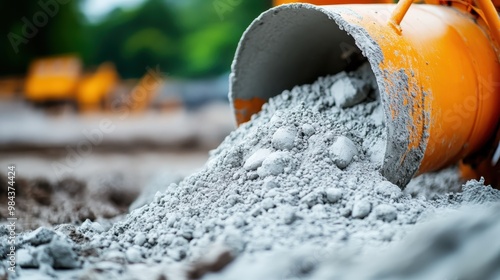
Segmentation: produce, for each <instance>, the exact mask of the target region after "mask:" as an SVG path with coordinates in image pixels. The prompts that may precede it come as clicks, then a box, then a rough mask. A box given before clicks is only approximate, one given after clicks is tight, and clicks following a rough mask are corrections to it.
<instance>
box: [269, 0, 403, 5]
mask: <svg viewBox="0 0 500 280" xmlns="http://www.w3.org/2000/svg"><path fill="white" fill-rule="evenodd" d="M290 3H309V4H314V5H332V4H376V3H394V1H393V0H305V1H293V0H274V1H273V5H274V6H279V5H283V4H290Z"/></svg>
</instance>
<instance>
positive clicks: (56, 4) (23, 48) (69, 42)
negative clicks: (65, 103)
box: [0, 0, 84, 75]
mask: <svg viewBox="0 0 500 280" xmlns="http://www.w3.org/2000/svg"><path fill="white" fill-rule="evenodd" d="M0 11H2V16H1V17H0V28H1V30H2V32H1V33H0V34H1V35H2V38H1V39H0V52H1V53H2V55H1V56H0V65H1V67H0V75H12V74H14V75H15V74H23V73H25V72H26V69H27V66H28V64H29V62H30V61H31V60H33V59H34V58H37V57H40V56H49V55H55V54H60V53H69V52H77V51H78V50H79V49H80V48H81V47H82V46H83V42H84V38H83V34H84V33H83V28H84V26H83V24H82V21H83V15H82V14H81V13H80V11H79V1H77V0H59V1H58V0H38V1H0Z"/></svg>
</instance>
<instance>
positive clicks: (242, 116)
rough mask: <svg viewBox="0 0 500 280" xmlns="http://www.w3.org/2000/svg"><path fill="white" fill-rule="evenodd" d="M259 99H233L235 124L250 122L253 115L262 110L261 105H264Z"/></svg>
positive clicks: (263, 101)
mask: <svg viewBox="0 0 500 280" xmlns="http://www.w3.org/2000/svg"><path fill="white" fill-rule="evenodd" d="M266 102H267V100H264V99H262V98H259V97H254V98H251V99H235V100H234V101H233V109H234V116H235V118H236V123H238V124H242V123H245V122H247V121H249V120H250V117H251V116H252V115H253V114H256V113H258V112H259V111H260V110H261V109H262V105H264V103H266Z"/></svg>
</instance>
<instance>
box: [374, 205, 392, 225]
mask: <svg viewBox="0 0 500 280" xmlns="http://www.w3.org/2000/svg"><path fill="white" fill-rule="evenodd" d="M373 212H374V213H375V217H377V219H379V220H382V221H384V222H391V221H394V220H396V218H397V216H398V214H397V210H396V207H394V206H392V205H389V204H381V205H377V206H376V207H375V209H373Z"/></svg>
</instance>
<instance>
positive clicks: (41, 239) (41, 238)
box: [24, 227, 56, 246]
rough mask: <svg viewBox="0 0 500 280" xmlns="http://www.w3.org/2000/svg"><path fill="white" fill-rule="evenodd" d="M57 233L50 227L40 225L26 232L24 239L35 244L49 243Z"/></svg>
mask: <svg viewBox="0 0 500 280" xmlns="http://www.w3.org/2000/svg"><path fill="white" fill-rule="evenodd" d="M55 234H56V233H55V232H54V231H52V230H50V229H48V228H45V227H39V228H37V229H35V230H34V231H32V232H30V233H28V234H26V235H25V236H24V240H26V241H27V242H29V243H30V244H31V245H33V246H38V245H41V244H47V243H49V242H50V241H51V240H52V238H53V237H54V235H55Z"/></svg>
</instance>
